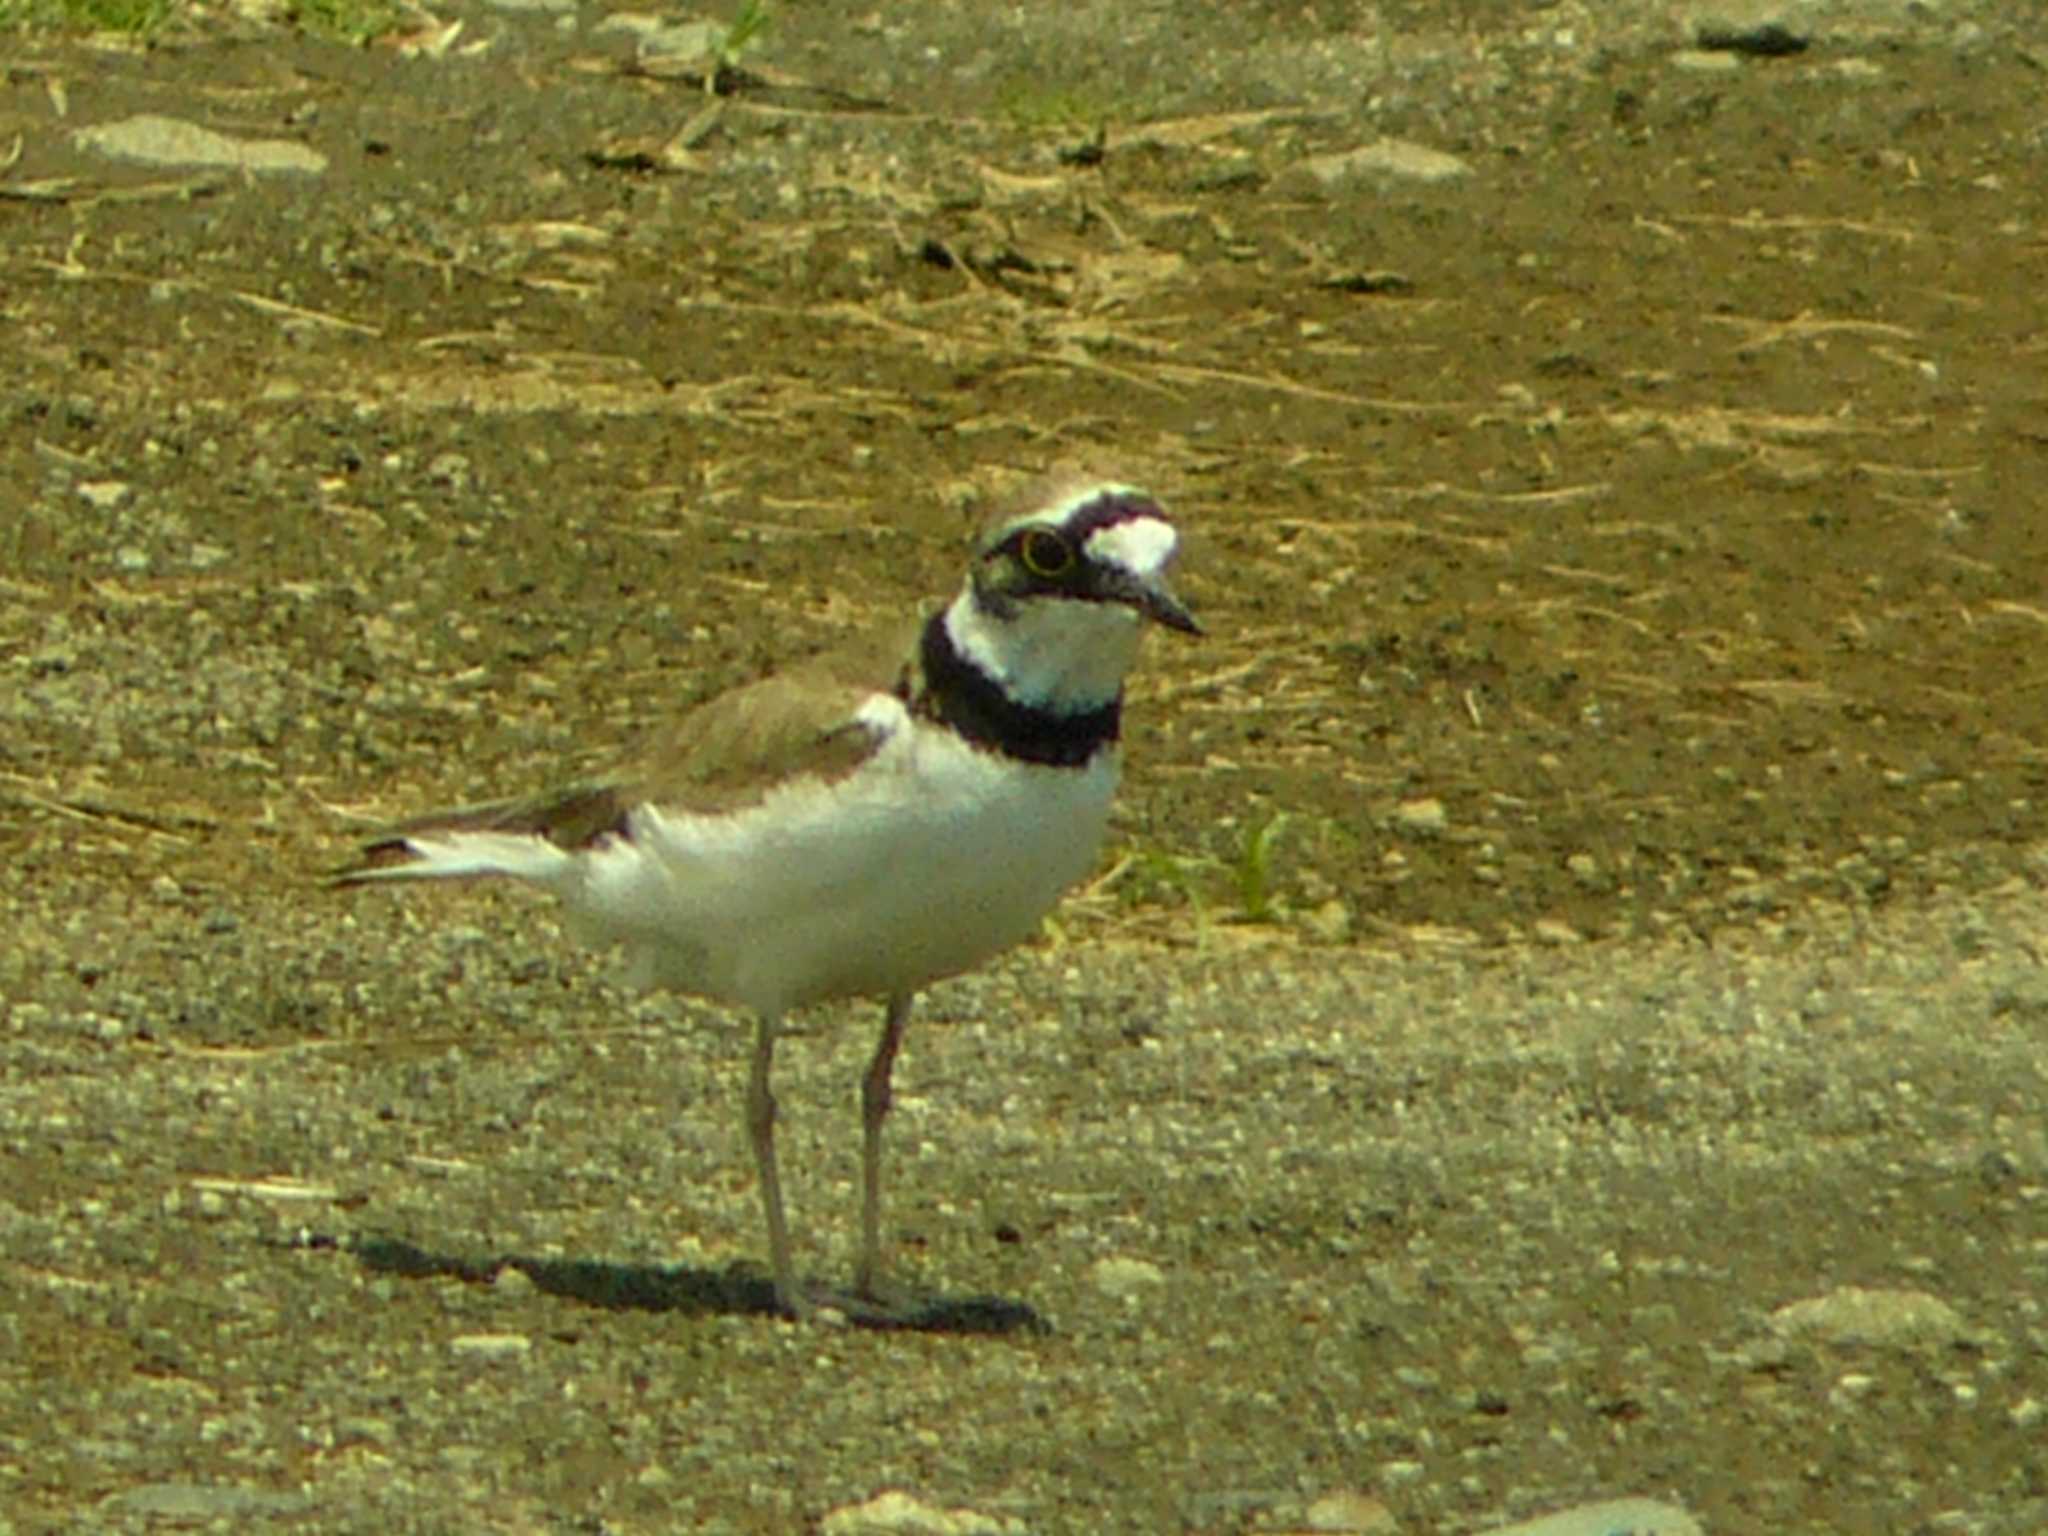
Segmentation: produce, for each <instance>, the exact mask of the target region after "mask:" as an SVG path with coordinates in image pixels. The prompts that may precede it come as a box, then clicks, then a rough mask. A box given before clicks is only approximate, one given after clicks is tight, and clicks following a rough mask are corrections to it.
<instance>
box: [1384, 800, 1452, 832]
mask: <svg viewBox="0 0 2048 1536" xmlns="http://www.w3.org/2000/svg"><path fill="white" fill-rule="evenodd" d="M1393 819H1394V830H1395V831H1396V832H1402V833H1406V834H1407V835H1408V836H1410V837H1435V836H1436V835H1437V834H1438V833H1440V832H1443V831H1445V830H1446V829H1447V828H1449V826H1450V824H1451V818H1450V814H1449V812H1447V811H1445V809H1444V803H1443V801H1441V800H1439V799H1437V798H1436V797H1434V796H1431V797H1430V798H1429V799H1426V800H1403V801H1402V802H1401V803H1400V804H1399V805H1397V806H1395V807H1394V818H1393Z"/></svg>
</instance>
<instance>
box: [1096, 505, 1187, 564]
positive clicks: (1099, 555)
mask: <svg viewBox="0 0 2048 1536" xmlns="http://www.w3.org/2000/svg"><path fill="white" fill-rule="evenodd" d="M1179 545H1180V535H1179V534H1178V533H1175V532H1174V529H1173V524H1171V523H1169V522H1167V521H1166V520H1165V519H1164V518H1160V517H1130V518H1125V519H1124V520H1123V521H1122V522H1120V523H1111V524H1110V525H1109V526H1108V527H1107V528H1098V529H1097V530H1096V531H1095V532H1093V533H1091V534H1089V535H1088V549H1087V554H1088V558H1089V559H1090V560H1097V561H1101V562H1103V563H1104V564H1107V565H1120V566H1122V567H1123V568H1124V569H1125V570H1127V571H1129V572H1130V573H1131V574H1132V575H1134V576H1148V577H1149V576H1157V575H1158V574H1159V573H1160V572H1161V571H1163V570H1165V569H1166V567H1167V566H1168V565H1170V564H1171V563H1172V562H1173V552H1174V550H1175V549H1177V548H1178V547H1179Z"/></svg>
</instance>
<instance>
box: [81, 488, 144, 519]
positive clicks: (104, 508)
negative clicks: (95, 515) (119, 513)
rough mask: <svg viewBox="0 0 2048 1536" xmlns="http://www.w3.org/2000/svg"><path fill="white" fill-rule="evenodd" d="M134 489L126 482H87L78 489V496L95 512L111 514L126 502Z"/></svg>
mask: <svg viewBox="0 0 2048 1536" xmlns="http://www.w3.org/2000/svg"><path fill="white" fill-rule="evenodd" d="M134 489H135V487H134V486H132V485H130V484H129V483H128V482H127V481H126V480H88V481H86V482H85V483H84V484H82V485H81V486H79V487H78V494H79V497H80V499H81V500H84V501H87V502H90V503H91V504H92V505H93V507H94V508H95V509H96V510H98V511H101V512H111V511H113V510H114V508H116V507H118V506H120V505H121V503H122V502H124V501H126V500H127V499H128V497H129V496H130V495H131V494H132V493H133V492H134Z"/></svg>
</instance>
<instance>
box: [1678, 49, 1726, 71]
mask: <svg viewBox="0 0 2048 1536" xmlns="http://www.w3.org/2000/svg"><path fill="white" fill-rule="evenodd" d="M1671 67H1672V68H1673V69H1682V70H1684V71H1686V72H1687V73H1688V74H1694V75H1732V74H1733V73H1735V71H1736V70H1738V69H1740V68H1742V60H1740V59H1738V58H1737V57H1736V56H1735V55H1734V54H1732V53H1707V52H1704V51H1703V50H1701V49H1698V48H1683V49H1680V50H1679V51H1678V52H1677V53H1674V54H1673V55H1671Z"/></svg>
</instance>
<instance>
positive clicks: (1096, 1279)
mask: <svg viewBox="0 0 2048 1536" xmlns="http://www.w3.org/2000/svg"><path fill="white" fill-rule="evenodd" d="M1088 1278H1089V1280H1091V1281H1092V1282H1093V1283H1094V1285H1095V1288H1096V1289H1097V1290H1098V1291H1101V1292H1102V1293H1103V1294H1104V1295H1105V1296H1117V1297H1121V1298H1122V1299H1123V1300H1125V1301H1130V1300H1132V1299H1133V1298H1135V1297H1136V1296H1137V1295H1138V1294H1139V1293H1140V1292H1141V1291H1146V1290H1150V1289H1151V1288H1152V1287H1154V1286H1159V1285H1164V1284H1165V1283H1166V1272H1165V1271H1164V1270H1162V1269H1161V1268H1160V1267H1159V1266H1158V1265H1157V1264H1152V1263H1148V1262H1147V1261H1146V1260H1144V1259H1124V1258H1111V1259H1098V1260H1097V1261H1096V1262H1095V1264H1094V1266H1093V1267H1092V1268H1090V1269H1089V1271H1088Z"/></svg>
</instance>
